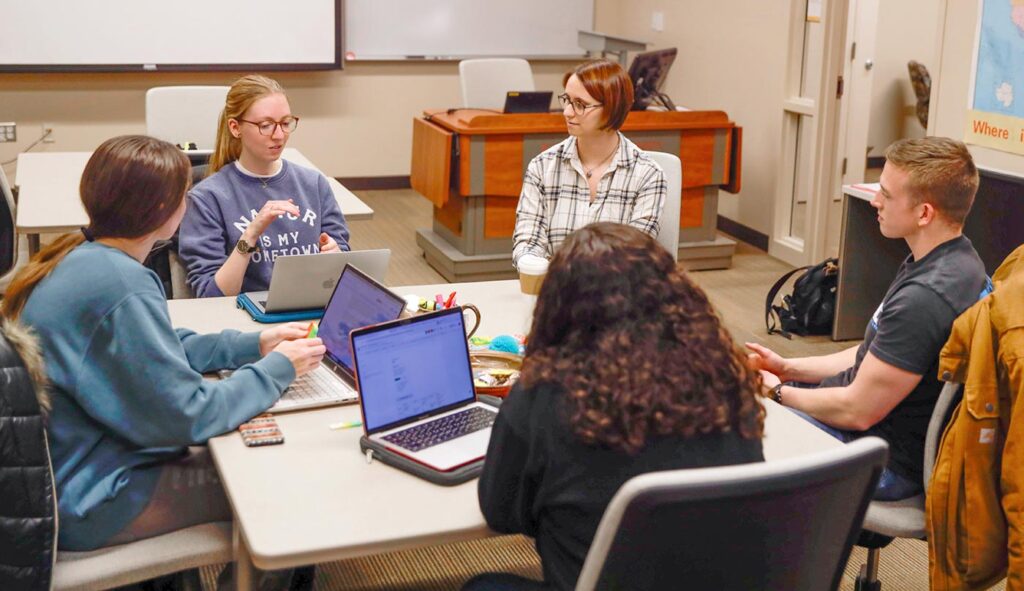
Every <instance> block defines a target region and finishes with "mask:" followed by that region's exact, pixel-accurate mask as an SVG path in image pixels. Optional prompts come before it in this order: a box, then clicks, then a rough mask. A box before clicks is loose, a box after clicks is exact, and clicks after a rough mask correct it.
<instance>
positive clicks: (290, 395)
mask: <svg viewBox="0 0 1024 591" xmlns="http://www.w3.org/2000/svg"><path fill="white" fill-rule="evenodd" d="M355 399H356V393H355V390H353V389H352V388H350V387H349V385H348V384H345V383H344V382H342V381H341V380H340V379H338V378H336V377H334V375H333V374H331V373H330V371H329V370H328V369H326V368H323V367H321V368H317V369H315V370H313V371H311V372H309V373H307V374H305V375H303V376H302V377H300V378H298V379H297V380H295V381H294V382H292V385H291V386H288V389H287V390H285V391H284V394H282V395H281V398H280V399H279V400H278V401H277V402H276V403H274V406H272V407H270V412H274V411H283V410H299V409H302V408H312V407H316V406H327V405H329V404H341V403H343V402H352V401H354V400H355Z"/></svg>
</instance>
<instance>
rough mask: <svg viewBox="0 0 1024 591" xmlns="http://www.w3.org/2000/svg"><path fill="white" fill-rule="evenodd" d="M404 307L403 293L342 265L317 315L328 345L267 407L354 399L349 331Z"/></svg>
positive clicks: (396, 313) (310, 405)
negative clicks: (321, 356) (316, 363)
mask: <svg viewBox="0 0 1024 591" xmlns="http://www.w3.org/2000/svg"><path fill="white" fill-rule="evenodd" d="M280 260H281V259H278V262H280ZM404 308H405V300H404V299H402V298H401V297H399V296H398V295H396V294H394V293H393V292H391V290H389V289H388V288H386V287H384V286H383V285H381V284H380V283H378V282H377V281H375V280H374V279H373V278H372V277H370V276H369V275H367V274H366V273H363V272H362V271H360V270H359V269H357V268H356V267H354V266H352V265H346V266H345V268H344V269H343V270H342V272H341V278H340V279H338V284H337V286H336V287H335V289H334V293H333V294H332V295H331V299H330V301H329V302H328V303H327V309H326V310H324V316H323V318H321V319H320V328H319V333H318V334H317V336H319V337H320V339H321V340H323V342H324V346H325V347H326V348H327V354H326V355H324V359H323V362H321V364H320V367H318V368H316V369H314V370H313V371H311V372H309V373H307V374H305V375H303V376H301V377H300V378H298V379H297V380H295V381H294V382H293V383H292V385H291V386H289V387H288V389H287V390H285V392H284V394H282V395H281V398H280V399H279V400H278V401H277V402H276V403H275V404H274V406H272V407H270V409H269V411H268V412H285V411H291V410H302V409H307V408H315V407H319V406H328V405H334V404H344V403H347V402H355V401H356V399H357V398H358V394H357V392H356V389H355V378H354V374H355V370H354V366H353V364H352V352H351V350H350V349H349V332H350V331H351V330H352V329H355V328H360V327H363V326H367V325H370V324H376V323H379V322H387V321H388V320H394V319H395V318H398V316H399V315H400V314H401V313H402V309H404Z"/></svg>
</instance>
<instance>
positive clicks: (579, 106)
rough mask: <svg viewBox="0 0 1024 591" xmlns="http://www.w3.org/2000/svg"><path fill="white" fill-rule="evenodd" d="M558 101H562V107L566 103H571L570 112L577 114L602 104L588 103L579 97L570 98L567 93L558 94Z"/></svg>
mask: <svg viewBox="0 0 1024 591" xmlns="http://www.w3.org/2000/svg"><path fill="white" fill-rule="evenodd" d="M558 101H559V102H560V103H562V108H563V109H564V108H565V107H566V106H568V105H572V112H573V113H576V114H577V115H582V114H584V113H586V112H587V109H593V108H594V107H600V106H602V105H601V103H594V104H592V105H588V104H587V103H585V102H583V101H582V100H580V99H574V98H571V97H570V96H569V95H567V94H560V95H558Z"/></svg>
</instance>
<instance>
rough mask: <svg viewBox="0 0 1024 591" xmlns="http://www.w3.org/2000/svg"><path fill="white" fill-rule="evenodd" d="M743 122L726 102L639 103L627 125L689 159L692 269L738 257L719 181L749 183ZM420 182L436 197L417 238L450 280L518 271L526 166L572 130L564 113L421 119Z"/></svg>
mask: <svg viewBox="0 0 1024 591" xmlns="http://www.w3.org/2000/svg"><path fill="white" fill-rule="evenodd" d="M742 131H743V130H742V128H740V127H737V126H736V125H735V123H733V122H732V121H730V120H729V117H728V115H726V114H725V113H724V112H722V111H676V112H668V111H633V112H631V113H630V114H629V116H628V117H627V118H626V122H625V124H624V125H623V127H622V132H623V133H624V134H625V135H626V137H628V138H629V139H630V140H631V141H633V142H634V143H635V144H637V146H639V147H640V148H641V149H643V150H649V151H655V152H668V153H671V154H676V155H677V156H679V159H680V160H681V161H682V164H683V190H682V196H681V203H680V219H679V228H680V230H679V247H680V248H679V260H680V262H683V263H684V264H685V265H686V267H687V268H689V269H720V268H726V267H729V266H730V265H731V264H732V254H733V252H734V250H735V246H736V243H735V242H734V241H732V240H729V239H727V238H724V237H720V236H717V235H716V232H715V229H716V222H717V215H718V190H719V189H725V190H726V191H729V192H730V193H737V192H739V190H740V164H741V162H740V154H741V145H742ZM412 137H413V140H412V175H411V181H412V188H413V189H415V190H416V191H418V192H419V193H421V194H422V195H423V196H424V197H426V198H427V199H429V200H430V201H431V203H433V204H434V224H433V228H432V229H421V230H417V232H416V242H417V244H419V246H420V248H422V249H423V254H424V256H425V257H426V259H427V262H428V263H430V265H431V266H433V267H434V268H435V269H437V270H438V272H440V273H441V275H443V276H444V277H445V278H446V279H448V280H449V281H474V280H484V279H498V278H511V277H515V270H514V269H513V267H512V264H511V261H512V232H513V230H514V229H515V222H516V205H517V203H518V201H519V193H520V191H521V189H522V185H523V174H524V173H525V172H526V166H527V165H528V164H529V163H530V160H532V159H533V157H534V156H536V155H537V154H540V153H541V152H543V151H544V150H546V149H548V148H550V147H551V146H553V145H555V144H557V143H558V142H561V141H562V140H564V139H565V138H566V137H568V136H567V133H566V130H565V120H564V118H563V117H562V115H561V114H556V113H540V114H500V113H493V112H490V111H479V110H470V109H458V110H452V111H440V112H426V113H424V116H423V117H422V118H416V119H414V120H413V135H412Z"/></svg>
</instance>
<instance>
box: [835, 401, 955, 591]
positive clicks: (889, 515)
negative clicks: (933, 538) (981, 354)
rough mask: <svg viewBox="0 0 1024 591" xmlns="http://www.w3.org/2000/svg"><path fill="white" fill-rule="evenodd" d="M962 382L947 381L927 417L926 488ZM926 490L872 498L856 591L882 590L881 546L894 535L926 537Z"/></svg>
mask: <svg viewBox="0 0 1024 591" xmlns="http://www.w3.org/2000/svg"><path fill="white" fill-rule="evenodd" d="M962 390H963V386H962V384H957V383H953V382H946V385H945V386H943V387H942V391H941V392H940V393H939V399H938V400H937V401H936V403H935V409H934V410H932V416H931V419H930V420H929V421H928V432H927V435H926V436H925V442H924V488H925V490H926V491H927V490H928V481H929V480H930V479H931V476H932V468H934V467H935V456H936V454H938V451H939V441H940V440H941V439H942V432H943V431H944V430H945V428H946V423H948V422H949V417H950V415H951V414H952V412H953V409H954V408H955V407H956V405H957V403H959V401H960V398H961V397H962V395H963V392H962ZM924 501H925V493H921V494H919V495H916V496H913V497H910V498H909V499H902V500H899V501H872V502H871V504H870V505H868V510H867V514H866V515H865V516H864V530H865V535H862V536H861V538H860V539H859V540H858V541H857V545H858V546H861V547H864V548H867V550H868V561H867V563H866V564H863V565H861V569H860V575H858V577H857V582H856V586H855V587H854V588H855V589H856V591H879V590H880V589H881V588H882V583H881V582H880V581H879V580H878V559H879V554H880V551H881V549H882V548H884V547H886V546H888V545H889V544H890V543H891V542H892V540H893V538H916V539H918V540H923V539H925V537H926V533H927V529H926V525H925V507H924Z"/></svg>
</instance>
